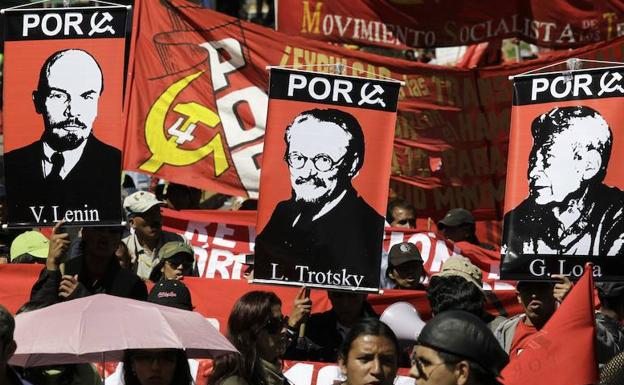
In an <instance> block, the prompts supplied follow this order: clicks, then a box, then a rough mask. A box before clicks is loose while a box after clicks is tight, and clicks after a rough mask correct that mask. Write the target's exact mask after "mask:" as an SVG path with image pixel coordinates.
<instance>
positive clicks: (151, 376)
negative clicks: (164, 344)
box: [123, 349, 193, 385]
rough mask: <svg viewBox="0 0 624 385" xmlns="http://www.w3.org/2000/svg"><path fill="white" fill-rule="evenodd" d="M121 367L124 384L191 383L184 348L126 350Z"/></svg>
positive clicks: (185, 384)
mask: <svg viewBox="0 0 624 385" xmlns="http://www.w3.org/2000/svg"><path fill="white" fill-rule="evenodd" d="M123 368H124V372H123V378H124V384H125V385H191V384H193V377H192V376H191V370H190V368H189V364H188V359H187V357H186V353H185V352H184V350H179V349H136V350H127V351H126V354H125V356H124V361H123Z"/></svg>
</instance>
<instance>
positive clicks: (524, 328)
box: [509, 320, 537, 360]
mask: <svg viewBox="0 0 624 385" xmlns="http://www.w3.org/2000/svg"><path fill="white" fill-rule="evenodd" d="M535 333H537V329H536V328H535V326H533V325H527V324H525V323H524V322H523V321H522V320H520V322H518V327H516V332H515V333H514V336H513V338H512V340H511V349H510V350H509V359H510V360H512V359H514V358H516V357H517V356H518V354H519V352H522V350H524V348H525V345H526V343H527V341H528V340H529V337H531V336H532V335H534V334H535Z"/></svg>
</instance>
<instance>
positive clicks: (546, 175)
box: [501, 67, 624, 281]
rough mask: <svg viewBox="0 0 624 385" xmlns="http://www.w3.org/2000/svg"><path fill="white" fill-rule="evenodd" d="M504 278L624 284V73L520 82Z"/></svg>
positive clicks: (510, 165) (514, 109)
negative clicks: (589, 271)
mask: <svg viewBox="0 0 624 385" xmlns="http://www.w3.org/2000/svg"><path fill="white" fill-rule="evenodd" d="M513 87H514V93H513V107H512V114H511V131H510V139H509V162H508V169H507V186H506V192H505V216H504V221H503V242H502V243H503V244H502V248H501V254H502V255H501V257H502V264H501V278H503V279H518V280H548V279H549V276H550V275H552V274H565V275H567V276H570V277H571V278H579V277H580V276H581V275H582V274H583V264H584V263H585V262H592V263H593V264H594V268H593V269H594V270H593V273H594V277H595V279H597V280H607V281H608V280H619V281H621V280H623V279H624V192H623V191H622V189H624V169H622V167H621V165H622V164H623V162H624V113H623V112H622V111H623V110H622V105H623V103H624V97H623V96H624V67H609V68H602V69H587V70H577V71H568V72H555V73H547V74H534V75H520V76H517V77H515V78H514V81H513Z"/></svg>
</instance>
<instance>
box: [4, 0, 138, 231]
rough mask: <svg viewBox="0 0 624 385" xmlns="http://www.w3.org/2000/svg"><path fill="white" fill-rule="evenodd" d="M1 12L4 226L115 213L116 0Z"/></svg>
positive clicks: (119, 53) (122, 23) (121, 23)
mask: <svg viewBox="0 0 624 385" xmlns="http://www.w3.org/2000/svg"><path fill="white" fill-rule="evenodd" d="M4 16H5V22H6V25H5V31H4V32H5V35H4V38H5V46H4V50H5V51H4V53H5V61H4V116H3V119H4V150H5V153H4V166H5V175H6V191H7V205H8V207H7V211H8V224H9V226H13V227H19V226H28V227H31V226H51V225H53V224H54V223H55V222H59V221H61V220H64V221H65V222H66V224H67V225H68V226H70V225H73V226H80V225H107V224H108V225H110V224H119V223H121V221H122V217H121V215H122V212H121V202H120V196H121V195H120V189H121V186H120V181H121V148H122V147H123V129H122V125H121V111H122V94H123V79H124V55H125V33H126V17H127V9H126V7H124V6H112V7H79V8H71V7H69V8H43V9H33V8H28V7H26V8H13V9H6V10H4Z"/></svg>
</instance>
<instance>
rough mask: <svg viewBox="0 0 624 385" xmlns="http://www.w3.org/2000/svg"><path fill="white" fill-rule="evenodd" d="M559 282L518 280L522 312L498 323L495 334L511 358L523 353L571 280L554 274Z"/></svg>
mask: <svg viewBox="0 0 624 385" xmlns="http://www.w3.org/2000/svg"><path fill="white" fill-rule="evenodd" d="M553 279H556V280H558V281H556V282H555V281H552V282H544V281H519V282H518V284H517V285H516V291H517V293H518V302H520V304H521V305H522V309H523V313H521V314H518V315H516V316H514V317H511V318H509V319H508V320H506V321H504V322H502V323H500V324H499V325H498V326H497V328H496V330H495V331H494V336H495V337H496V339H497V340H498V342H499V344H500V345H501V347H502V348H503V349H504V350H505V351H506V352H507V353H509V358H510V359H511V360H513V359H514V358H515V357H516V356H517V355H518V354H520V353H521V352H522V349H524V346H525V344H527V343H528V341H529V340H530V337H531V336H533V335H534V334H535V333H537V332H538V331H539V330H540V329H542V328H543V327H544V325H545V324H546V322H547V321H548V320H549V319H550V317H551V316H552V315H553V314H554V313H555V310H556V309H557V306H558V305H557V303H561V302H562V301H563V299H564V298H565V296H566V295H567V294H568V293H569V291H570V290H571V289H572V283H571V282H570V280H569V279H568V278H567V277H565V276H563V275H553Z"/></svg>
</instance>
